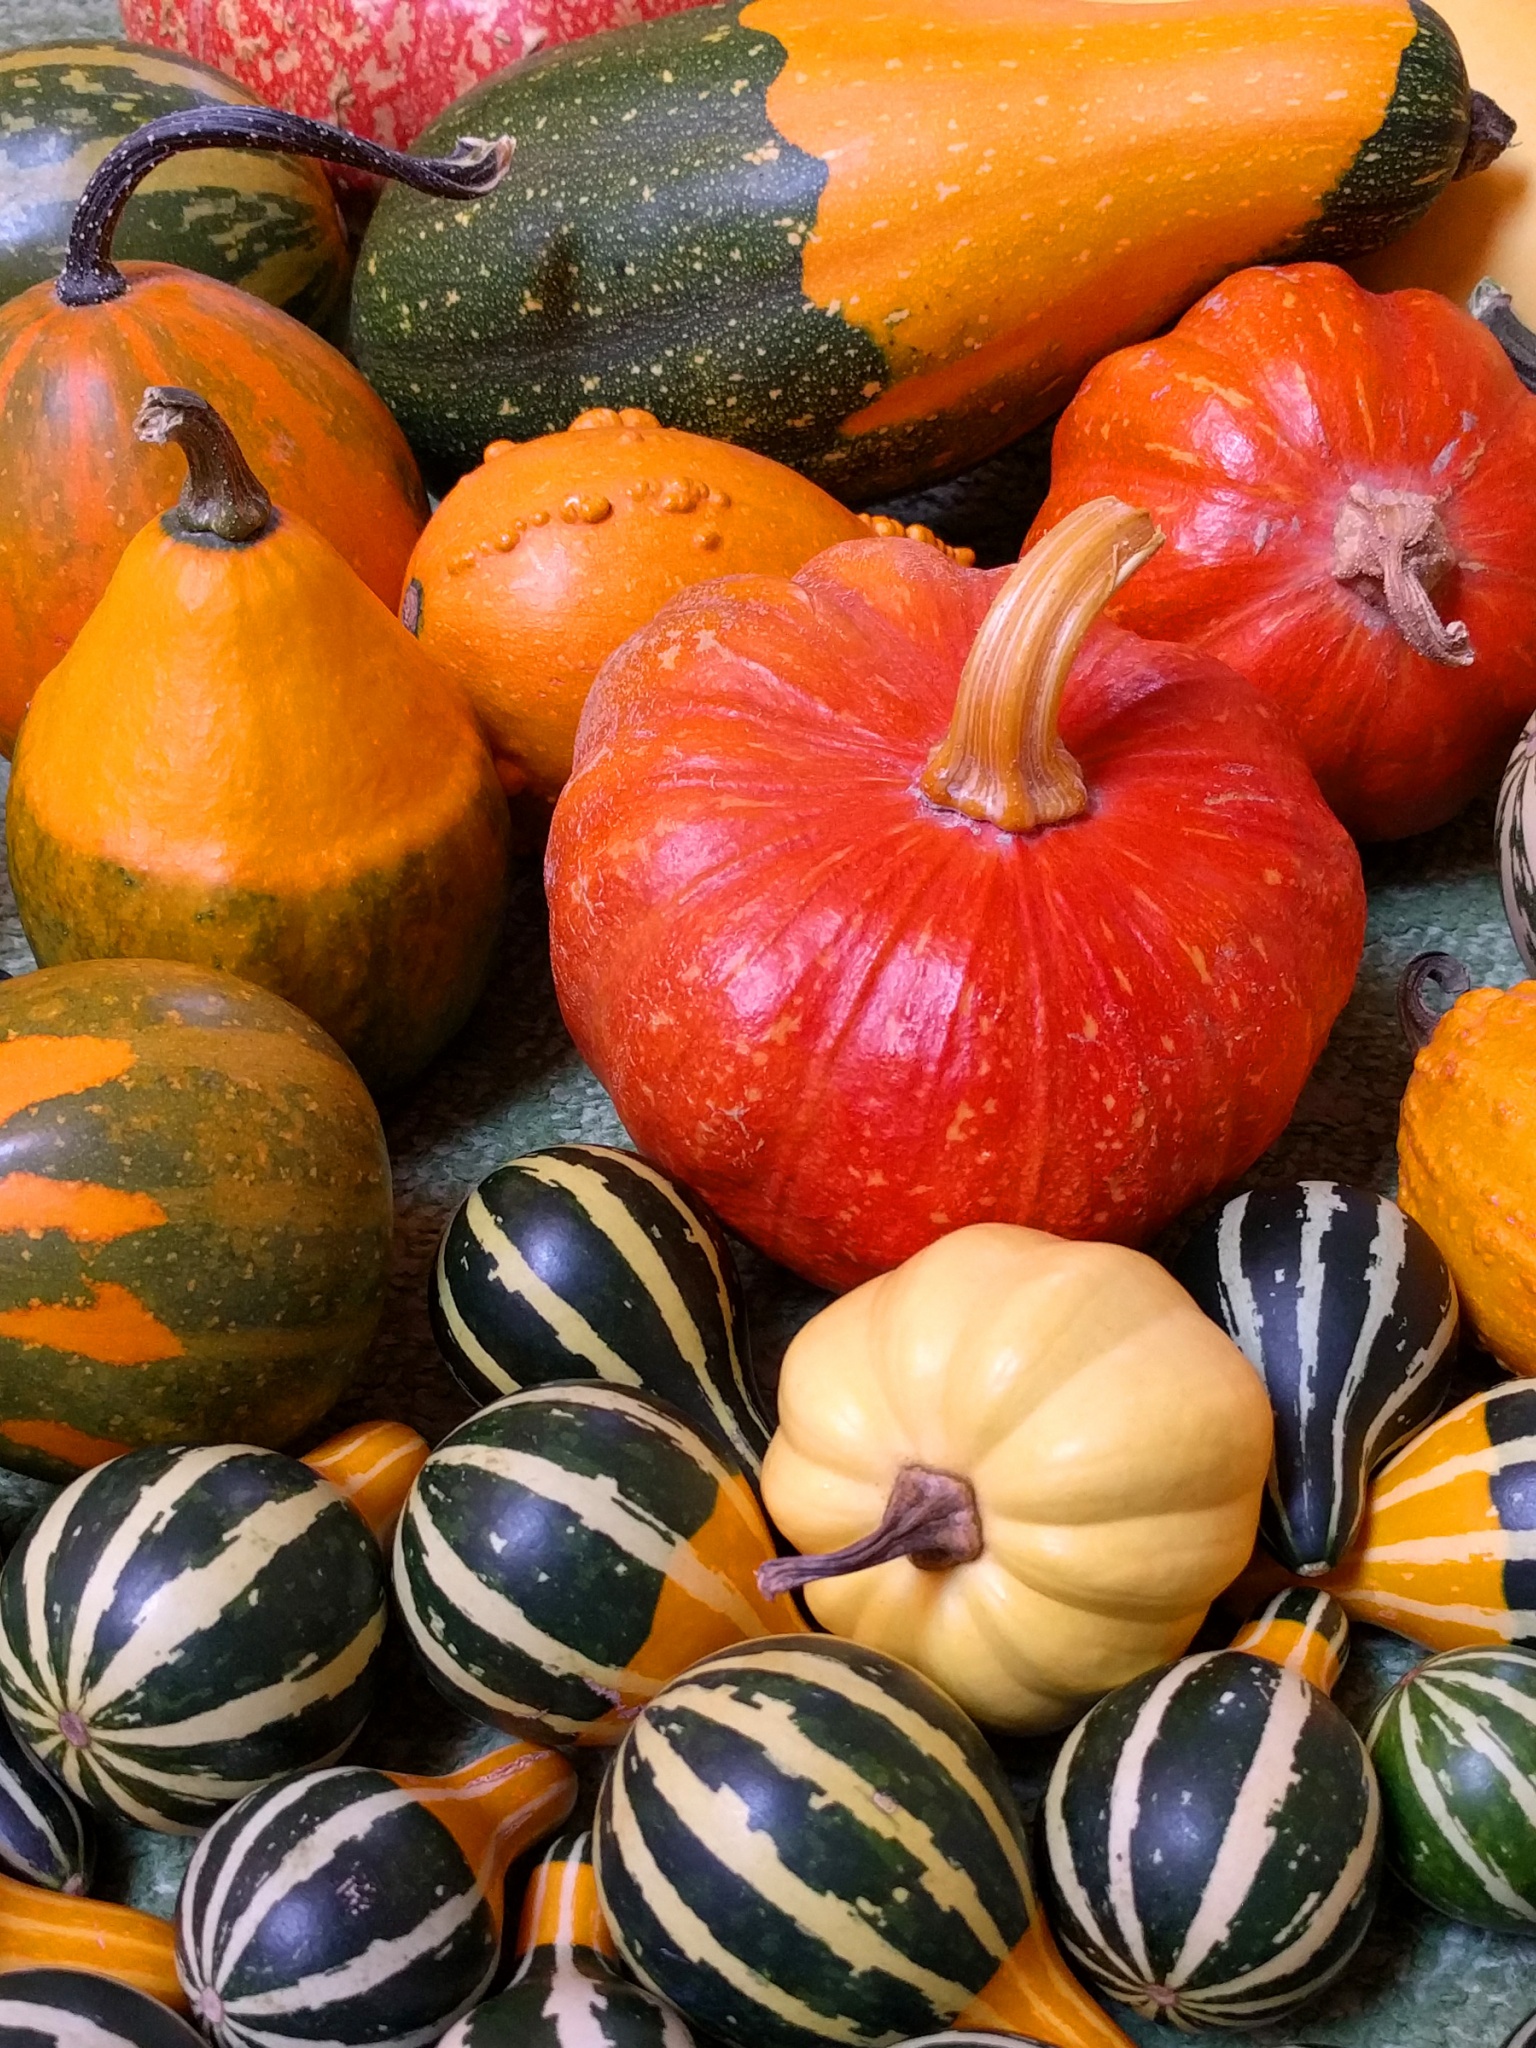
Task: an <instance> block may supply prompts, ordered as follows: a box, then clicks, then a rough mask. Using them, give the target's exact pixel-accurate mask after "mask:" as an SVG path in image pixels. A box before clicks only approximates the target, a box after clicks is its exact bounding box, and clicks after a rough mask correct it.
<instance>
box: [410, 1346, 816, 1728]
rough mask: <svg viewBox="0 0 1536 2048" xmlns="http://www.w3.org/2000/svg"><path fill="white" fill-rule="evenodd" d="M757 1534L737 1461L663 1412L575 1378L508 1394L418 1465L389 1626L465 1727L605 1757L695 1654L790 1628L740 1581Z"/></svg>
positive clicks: (748, 1578) (762, 1554)
mask: <svg viewBox="0 0 1536 2048" xmlns="http://www.w3.org/2000/svg"><path fill="white" fill-rule="evenodd" d="M772 1555H773V1539H772V1537H771V1536H770V1535H769V1533H768V1526H767V1524H766V1522H765V1521H764V1520H763V1516H762V1511H761V1510H760V1509H759V1507H758V1505H757V1502H756V1499H755V1497H754V1496H753V1493H752V1490H751V1488H750V1487H749V1486H748V1484H747V1482H746V1480H745V1479H744V1478H743V1477H742V1474H741V1472H740V1470H739V1468H738V1467H737V1466H736V1465H735V1464H734V1462H727V1460H726V1458H725V1457H724V1455H723V1454H717V1453H716V1451H715V1450H714V1449H713V1448H711V1446H710V1445H709V1444H707V1443H706V1442H705V1441H704V1439H703V1438H702V1437H701V1436H700V1435H699V1434H698V1433H697V1431H695V1430H694V1429H693V1428H691V1427H690V1426H689V1424H688V1423H687V1421H686V1420H685V1419H684V1418H683V1417H682V1416H681V1415H679V1414H678V1413H677V1411H676V1410H675V1409H672V1408H669V1407H667V1406H666V1405H665V1404H664V1403H663V1402H660V1401H655V1400H652V1399H651V1398H650V1397H649V1396H647V1395H643V1394H634V1393H630V1392H628V1391H626V1390H623V1389H620V1388H618V1387H607V1386H600V1385H596V1386H594V1385H588V1384H583V1383H581V1382H574V1383H569V1384H566V1385H564V1386H557V1387H539V1388H529V1389H527V1390H525V1391H524V1392H523V1393H521V1394H512V1395H509V1396H508V1397H507V1399H506V1400H504V1401H498V1402H496V1403H495V1404H494V1405H493V1406H492V1407H489V1408H483V1409H482V1410H481V1411H480V1413H479V1414H478V1415H476V1416H473V1417H471V1419H470V1420H469V1421H468V1422H466V1423H464V1424H462V1425H461V1427H460V1428H458V1429H456V1430H455V1431H454V1432H453V1433H452V1435H451V1436H449V1437H447V1438H446V1439H445V1440H444V1441H443V1442H442V1443H441V1444H439V1445H438V1447H437V1449H436V1450H435V1451H434V1452H433V1453H432V1456H431V1457H430V1458H429V1459H428V1460H427V1462H426V1464H425V1466H423V1468H422V1471H421V1473H420V1476H419V1477H418V1479H417V1481H416V1484H415V1486H414V1487H413V1488H412V1489H411V1496H410V1499H409V1501H408V1502H407V1504H406V1509H405V1513H404V1514H403V1515H402V1516H401V1519H400V1528H399V1533H398V1536H397V1539H396V1545H395V1592H396V1596H397V1598H398V1601H399V1605H400V1612H401V1615H402V1617H403V1618H404V1621H405V1625H406V1628H407V1630H408V1631H409V1634H410V1638H411V1641H412V1642H413V1644H414V1645H415V1647H416V1650H417V1652H418V1654H419V1655H420V1657H421V1659H422V1661H423V1663H424V1664H425V1666H426V1669H427V1673H428V1676H429V1677H430V1678H431V1679H432V1682H433V1683H434V1684H435V1685H436V1686H437V1687H438V1688H439V1690H440V1691H442V1692H444V1693H446V1694H447V1696H448V1698H449V1699H450V1700H452V1701H453V1702H454V1703H455V1704H456V1705H458V1706H460V1707H462V1708H463V1709H464V1711H465V1712H466V1713H470V1714H474V1715H476V1716H477V1717H478V1718H479V1719H481V1720H486V1721H494V1722H495V1723H496V1724H497V1725H498V1726H499V1727H504V1728H509V1729H514V1730H517V1731H519V1732H525V1733H526V1732H530V1731H532V1732H535V1733H537V1734H538V1736H539V1738H540V1739H541V1740H546V1741H561V1742H568V1741H572V1740H575V1741H578V1742H583V1743H612V1742H617V1741H618V1740H619V1738H620V1736H621V1735H622V1734H623V1732H624V1729H625V1727H626V1726H627V1725H628V1723H629V1721H630V1719H631V1718H632V1717H633V1715H634V1713H635V1712H636V1710H637V1709H638V1708H640V1707H641V1706H643V1705H644V1703H645V1702H646V1701H647V1700H649V1699H652V1698H654V1697H655V1695H656V1694H657V1693H658V1692H659V1691H660V1690H661V1688H662V1686H664V1685H665V1684H666V1682H667V1680H668V1679H670V1678H674V1677H675V1676H676V1675H677V1673H678V1672H680V1671H682V1670H684V1669H685V1668H686V1667H687V1666H688V1665H689V1664H692V1663H693V1662H694V1661H695V1660H696V1659H697V1658H699V1657H702V1656H704V1655H705V1654H706V1653H707V1652H708V1651H710V1650H716V1649H720V1648H722V1647H724V1646H725V1645H727V1644H732V1643H738V1642H740V1641H741V1640H742V1639H743V1638H744V1637H754V1636H763V1635H768V1634H771V1633H773V1632H775V1631H776V1630H783V1629H785V1628H790V1627H793V1626H794V1624H795V1622H796V1620H797V1618H798V1617H797V1614H796V1610H795V1608H794V1605H793V1603H792V1602H791V1601H790V1600H789V1599H788V1597H787V1596H784V1597H781V1598H780V1599H778V1600H769V1599H766V1598H765V1597H764V1596H763V1595H762V1594H760V1593H759V1592H758V1590H757V1584H756V1581H755V1579H754V1577H753V1574H754V1572H755V1570H756V1568H757V1566H758V1565H760V1564H763V1563H765V1562H766V1561H767V1560H768V1559H769V1558H770V1557H771V1556H772Z"/></svg>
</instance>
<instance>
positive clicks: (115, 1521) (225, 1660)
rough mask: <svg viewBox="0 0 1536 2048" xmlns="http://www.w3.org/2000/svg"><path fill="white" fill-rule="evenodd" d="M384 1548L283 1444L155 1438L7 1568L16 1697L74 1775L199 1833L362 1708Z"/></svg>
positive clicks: (31, 1539) (8, 1660) (143, 1818)
mask: <svg viewBox="0 0 1536 2048" xmlns="http://www.w3.org/2000/svg"><path fill="white" fill-rule="evenodd" d="M383 1634H384V1571H383V1563H382V1560H381V1559H380V1557H379V1554H378V1547H377V1545H376V1544H375V1543H374V1540H373V1538H372V1536H371V1535H370V1534H369V1533H368V1530H367V1529H366V1528H365V1527H364V1525H363V1523H362V1520H361V1518H360V1517H359V1516H358V1515H356V1514H355V1513H354V1512H353V1510H352V1509H351V1508H350V1507H348V1505H347V1504H346V1502H345V1501H344V1500H343V1499H342V1498H341V1496H340V1494H338V1493H337V1491H336V1489H335V1488H334V1487H333V1486H331V1485H329V1484H328V1483H327V1482H326V1481H325V1480H323V1479H321V1478H319V1477H318V1476H317V1475H316V1474H315V1473H313V1472H311V1471H310V1469H309V1467H308V1466H307V1465H301V1464H299V1463H298V1462H297V1460H295V1459H292V1458H285V1457H283V1456H282V1455H281V1454H280V1453H277V1452H272V1451H258V1450H253V1449H250V1448H249V1447H247V1446H244V1445H238V1444H222V1445H218V1446H215V1447H214V1448H212V1449H208V1450H179V1451H177V1450H171V1451H160V1450H149V1451H137V1452H134V1453H133V1454H132V1455H131V1456H130V1457H126V1458H118V1459H115V1460H114V1461H113V1462H112V1463H111V1464H108V1465H103V1466H101V1467H100V1468H99V1469H98V1470H97V1471H95V1472H88V1473H86V1474H85V1475H84V1476H83V1477H82V1478H80V1479H77V1480H76V1481H75V1483H74V1485H73V1486H71V1487H68V1488H66V1490H65V1491H64V1492H63V1493H62V1494H60V1495H59V1497H58V1499H57V1500H56V1501H55V1502H54V1503H53V1505H52V1506H51V1507H50V1508H49V1509H48V1511H47V1513H46V1514H45V1515H43V1516H42V1517H41V1518H40V1519H39V1520H38V1521H37V1522H35V1523H34V1524H33V1525H32V1526H31V1528H30V1529H29V1530H28V1531H27V1533H26V1534H25V1535H24V1536H23V1537H22V1539H21V1541H20V1542H19V1543H18V1544H17V1546H16V1548H15V1549H14V1550H13V1551H12V1552H11V1554H10V1556H9V1557H8V1558H7V1559H6V1562H5V1569H4V1571H3V1572H0V1698H3V1700H4V1703H5V1707H6V1710H7V1711H8V1712H9V1713H10V1715H11V1716H12V1718H13V1719H14V1721H15V1722H16V1725H17V1726H18V1728H19V1729H20V1730H21V1732H22V1734H23V1735H24V1736H25V1738H26V1739H27V1741H28V1742H29V1743H30V1744H31V1746H32V1748H33V1749H34V1750H36V1751H37V1753H38V1754H39V1755H40V1756H41V1757H42V1758H43V1759H44V1761H45V1762H46V1763H47V1764H48V1765H49V1767H50V1768H51V1769H52V1770H54V1771H56V1772H57V1773H58V1774H59V1775H60V1776H61V1777H62V1778H63V1780H64V1782H65V1783H66V1785H68V1787H69V1788H70V1790H71V1791H72V1792H75V1793H78V1794H79V1795H80V1796H81V1797H82V1798H84V1799H86V1800H88V1801H89V1802H90V1803H91V1804H92V1805H93V1806H96V1807H98V1808H101V1809H102V1810H104V1811H106V1812H114V1811H115V1812H118V1813H121V1814H123V1815H125V1816H126V1817H127V1818H128V1819H130V1820H135V1821H138V1822H140V1823H142V1824H143V1825H145V1826H147V1827H154V1828H161V1829H165V1830H169V1831H173V1832H178V1833H194V1832H196V1830H197V1829H198V1828H200V1827H203V1826H205V1825H206V1824H207V1823H208V1821H209V1820H211V1819H212V1818H213V1816H214V1815H215V1814H216V1813H218V1812H219V1811H220V1810H221V1809H222V1808H224V1807H226V1806H228V1805H229V1804H230V1803H231V1801H233V1800H236V1799H238V1798H240V1797H241V1795H242V1794H244V1793H246V1792H249V1791H251V1790H252V1789H253V1788H254V1787H256V1786H259V1785H264V1784H265V1783H267V1781H268V1780H269V1779H271V1778H274V1777H276V1776H278V1774H279V1773H280V1772H284V1771H292V1770H297V1769H299V1768H301V1767H302V1766H304V1765H306V1764H316V1763H321V1762H329V1761H330V1760H331V1759H332V1758H333V1757H335V1756H337V1755H339V1754H340V1753H341V1751H342V1750H343V1749H345V1748H346V1746H347V1744H348V1743H349V1742H350V1741H351V1740H352V1737H353V1736H354V1735H355V1734H356V1733H357V1731H358V1729H359V1728H360V1727H361V1726H362V1723H363V1720H364V1717H365V1716H366V1715H367V1712H368V1709H369V1707H370V1706H371V1704H372V1700H373V1686H372V1678H371V1668H370V1667H371V1664H372V1660H373V1655H374V1652H375V1651H376V1650H377V1649H378V1646H379V1643H380V1642H381V1640H382V1639H383Z"/></svg>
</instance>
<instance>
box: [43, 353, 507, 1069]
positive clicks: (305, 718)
mask: <svg viewBox="0 0 1536 2048" xmlns="http://www.w3.org/2000/svg"><path fill="white" fill-rule="evenodd" d="M139 432H140V435H141V438H143V439H144V440H148V441H154V442H163V441H172V442H175V443H176V444H177V445H178V446H179V447H180V448H181V449H182V451H183V453H184V454H185V456H186V458H187V463H188V475H187V482H186V486H185V488H184V490H183V492H182V495H181V498H180V500H179V502H178V504H177V505H176V507H175V508H174V509H173V510H172V511H170V512H167V513H166V514H165V515H164V516H163V517H162V518H160V519H158V520H153V521H151V523H150V524H149V525H148V526H146V527H145V528H144V530H143V532H142V533H140V534H139V535H138V537H137V538H136V539H135V540H134V541H133V542H132V544H131V545H130V546H129V548H128V550H127V552H126V553H125V554H124V556H123V559H122V560H121V561H120V562H119V563H118V565H117V568H116V569H115V570H114V572H113V576H112V581H111V583H110V584H109V585H108V587H107V591H106V594H105V596H104V597H103V598H102V600H101V603H100V604H99V605H98V606H97V608H96V610H95V611H94V612H93V613H92V615H91V617H90V619H89V620H88V621H87V622H86V625H85V627H84V629H83V630H82V632H81V634H80V637H79V638H78V639H77V640H76V642H75V644H74V646H73V647H72V648H71V649H70V651H69V653H68V654H67V655H66V656H65V658H64V660H63V661H62V662H60V664H59V666H58V667H57V668H56V669H55V670H54V671H53V673H52V675H50V676H49V677H48V679H47V680H46V682H45V683H44V685H43V687H42V689H41V690H40V691H39V692H38V696H37V701H36V703H35V704H34V706H33V708H32V711H31V713H30V714H29V716H28V718H27V723H26V726H25V729H24V731H23V734H22V739H21V744H20V746H19V747H18V749H17V753H16V763H15V770H14V773H13V776H12V780H11V790H10V803H9V811H8V817H7V839H8V845H9V850H10V860H11V877H12V881H13V883H14V886H15V890H16V901H17V906H18V908H19V910H20V912H21V919H22V923H23V925H24V926H25V928H26V932H27V936H28V938H29V939H30V940H31V942H32V948H33V951H34V952H35V953H36V954H37V957H38V959H39V960H40V961H42V962H43V963H44V964H45V965H51V964H53V963H54V962H56V961H64V960H84V959H97V958H102V957H117V958H121V957H123V956H131V955H141V956H148V957H160V958H171V959H178V960H188V961H192V962H194V963H196V964H198V965H202V966H207V967H219V968H223V969H225V970H227V971H228V972H230V973H234V974H239V975H242V976H243V977H244V978H245V979H247V980H249V981H255V982H258V983H260V984H261V986H262V987H264V988H269V989H273V990H275V991H276V993H277V994H279V995H282V996H286V997H287V998H288V1000H289V1001H290V1002H293V1003H295V1004H297V1006H298V1007H299V1008H300V1009H302V1010H304V1011H306V1012H307V1013H308V1014H309V1015H310V1016H311V1017H313V1018H314V1019H315V1020H316V1022H317V1023H320V1024H322V1025H323V1026H324V1027H325V1028H326V1029H327V1030H328V1031H329V1032H330V1033H331V1035H332V1036H333V1037H334V1038H335V1039H336V1040H337V1042H338V1043H339V1044H340V1045H341V1046H342V1048H343V1049H344V1050H345V1051H346V1052H347V1053H349V1054H350V1055H351V1056H352V1058H353V1059H354V1060H355V1061H356V1063H357V1065H358V1068H359V1070H360V1071H361V1072H362V1074H363V1077H364V1079H365V1080H367V1081H368V1082H369V1084H370V1085H371V1086H373V1087H375V1088H380V1087H388V1086H392V1085H394V1084H395V1083H397V1082H399V1081H401V1080H404V1079H405V1078H407V1077H408V1076H409V1075H411V1074H413V1073H415V1072H416V1071H417V1069H418V1068H420V1067H421V1066H423V1065H424V1064H425V1063H426V1061H427V1060H428V1059H430V1058H431V1056H432V1055H433V1054H434V1053H435V1052H436V1051H437V1050H438V1048H439V1047H440V1046H442V1045H443V1044H444V1043H445V1042H446V1041H447V1040H448V1039H449V1038H450V1037H451V1036H452V1035H453V1033H454V1032H455V1031H456V1030H457V1029H458V1028H459V1026H460V1025H461V1024H462V1023H463V1021H464V1019H465V1017H466V1016H467V1015H468V1014H469V1010H470V1008H471V1006H472V1004H473V1003H474V1000H475V998H476V996H477V995H478V994H479V991H480V985H481V982H482V980H483V978H484V975H485V971H486V968H487V965H488V963H489V959H490V952H491V946H492V943H493V941H494V939H495V936H496V932H497V929H498V926H499V924H500V919H501V910H502V901H503V891H504V886H505V870H506V853H507V819H506V805H505V804H504V802H503V801H502V797H501V792H500V789H499V788H498V786H497V782H496V776H495V771H494V770H493V768H492V766H491V762H490V757H489V755H488V754H487V753H486V751H485V747H484V744H483V743H482V741H481V739H480V735H479V732H478V730H477V729H476V727H475V724H474V721H473V718H472V716H471V714H470V712H469V709H468V707H467V706H466V705H465V704H464V702H463V700H462V699H461V698H460V696H459V694H458V692H457V691H456V690H455V689H454V687H453V685H452V683H450V682H449V681H448V679H447V678H446V677H445V676H444V675H443V674H442V673H441V672H440V671H439V670H438V668H437V667H436V665H435V664H434V663H433V662H432V661H430V660H429V659H428V658H427V656H426V655H424V654H423V653H422V651H421V649H420V648H419V647H418V646H417V645H416V643H415V641H414V640H412V638H411V637H410V635H409V634H408V633H406V632H405V631H404V630H403V629H402V628H401V626H400V624H399V621H398V620H396V619H395V618H394V617H392V616H391V614H390V613H389V612H387V611H386V610H385V608H384V607H383V606H382V605H381V604H380V603H379V601H378V599H377V598H376V597H375V596H374V595H373V593H372V592H371V591H370V590H368V589H367V588H366V587H365V586H364V584H363V583H361V582H360V581H359V579H358V578H357V577H356V576H355V575H354V574H353V573H352V571H351V570H350V569H349V568H348V567H347V565H346V563H345V562H344V561H343V560H342V559H341V557H340V556H339V555H338V554H337V553H336V551H335V549H334V548H332V547H331V545H330V543H329V542H328V541H327V540H325V539H324V538H323V537H322V536H321V535H320V534H319V533H317V532H316V531H315V529H314V528H313V527H311V526H308V525H306V524H305V522H304V521H303V520H302V519H299V518H296V517H294V516H293V515H292V514H290V513H289V512H287V511H284V510H281V509H278V508H276V507H274V506H273V504H272V502H271V500H270V499H269V498H268V496H267V494H266V492H265V491H264V490H263V488H262V487H261V485H260V484H259V483H258V482H257V480H256V478H255V476H254V475H253V474H252V472H251V470H250V468H249V466H248V465H247V464H246V462H245V460H244V457H243V456H242V454H241V452H240V449H239V447H238V445H237V443H236V442H235V439H234V437H233V436H232V435H231V433H230V431H229V429H228V427H227V426H226V425H225V424H224V422H223V421H222V420H221V419H220V417H219V415H218V414H217V413H216V412H215V411H214V409H213V408H212V406H210V405H209V404H208V403H207V401H206V400H205V399H203V398H201V397H199V396H198V395H197V394H196V393H194V392H188V391H177V390H174V389H159V388H154V387H152V388H151V390H150V391H149V392H148V393H146V394H145V401H144V406H143V408H142V411H141V413H140V417H139Z"/></svg>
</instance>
